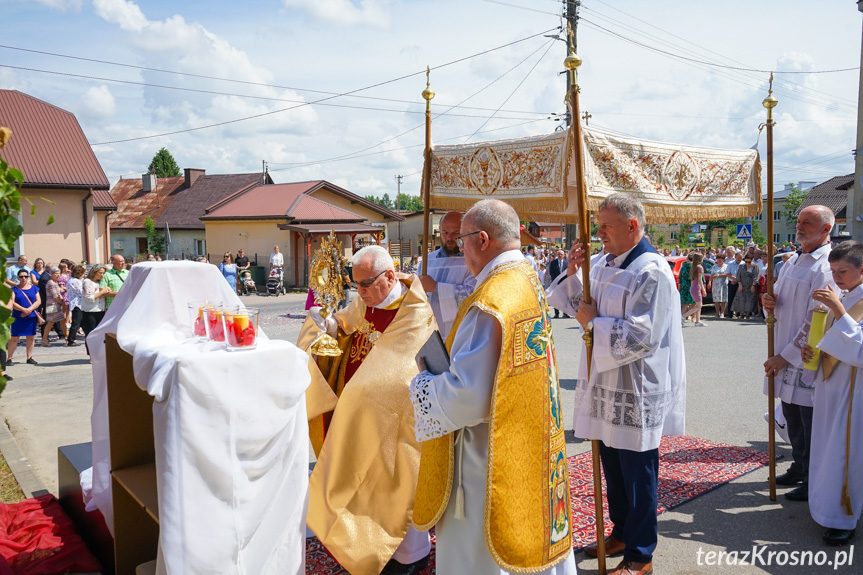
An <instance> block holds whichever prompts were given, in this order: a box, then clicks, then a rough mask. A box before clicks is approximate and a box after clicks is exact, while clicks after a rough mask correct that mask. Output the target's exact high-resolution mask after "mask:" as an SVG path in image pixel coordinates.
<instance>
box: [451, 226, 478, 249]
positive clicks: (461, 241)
mask: <svg viewBox="0 0 863 575" xmlns="http://www.w3.org/2000/svg"><path fill="white" fill-rule="evenodd" d="M481 231H482V230H477V231H475V232H471V233H469V234H465V235H463V236H459V237H457V238H456V239H455V243H456V244H458V247H459V248H463V247H464V239H465V238H469V237H470V236H474V235H476V234H478V233H480V232H481Z"/></svg>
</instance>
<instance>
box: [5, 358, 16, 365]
mask: <svg viewBox="0 0 863 575" xmlns="http://www.w3.org/2000/svg"><path fill="white" fill-rule="evenodd" d="M6 365H15V362H14V361H12V360H11V359H7V360H6Z"/></svg>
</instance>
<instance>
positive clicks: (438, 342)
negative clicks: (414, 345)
mask: <svg viewBox="0 0 863 575" xmlns="http://www.w3.org/2000/svg"><path fill="white" fill-rule="evenodd" d="M416 358H417V364H419V360H420V359H422V360H423V361H424V362H425V364H426V369H427V370H428V371H429V372H431V373H433V374H434V375H440V374H442V373H443V372H445V371H449V353H447V350H446V346H445V345H444V343H443V339H442V338H441V335H440V332H439V331H438V330H434V331H433V332H432V334H431V336H429V338H428V341H426V342H425V343H424V344H423V346H422V347H421V348H420V351H419V353H417V357H416Z"/></svg>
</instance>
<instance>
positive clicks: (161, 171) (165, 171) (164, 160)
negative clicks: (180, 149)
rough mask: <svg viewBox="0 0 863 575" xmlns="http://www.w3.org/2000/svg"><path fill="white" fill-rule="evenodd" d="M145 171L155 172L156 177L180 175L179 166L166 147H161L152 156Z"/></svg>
mask: <svg viewBox="0 0 863 575" xmlns="http://www.w3.org/2000/svg"><path fill="white" fill-rule="evenodd" d="M147 173H150V174H156V177H157V178H176V177H179V176H180V166H178V165H177V162H176V160H174V156H172V155H171V152H169V151H168V149H167V148H162V149H161V150H159V151H158V152H156V155H155V156H153V160H152V161H151V162H150V165H149V166H147Z"/></svg>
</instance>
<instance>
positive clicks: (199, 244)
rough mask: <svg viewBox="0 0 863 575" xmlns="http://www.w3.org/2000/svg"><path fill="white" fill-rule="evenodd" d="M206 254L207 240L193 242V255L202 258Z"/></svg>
mask: <svg viewBox="0 0 863 575" xmlns="http://www.w3.org/2000/svg"><path fill="white" fill-rule="evenodd" d="M206 253H207V240H195V255H196V256H202V255H204V254H206Z"/></svg>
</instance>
